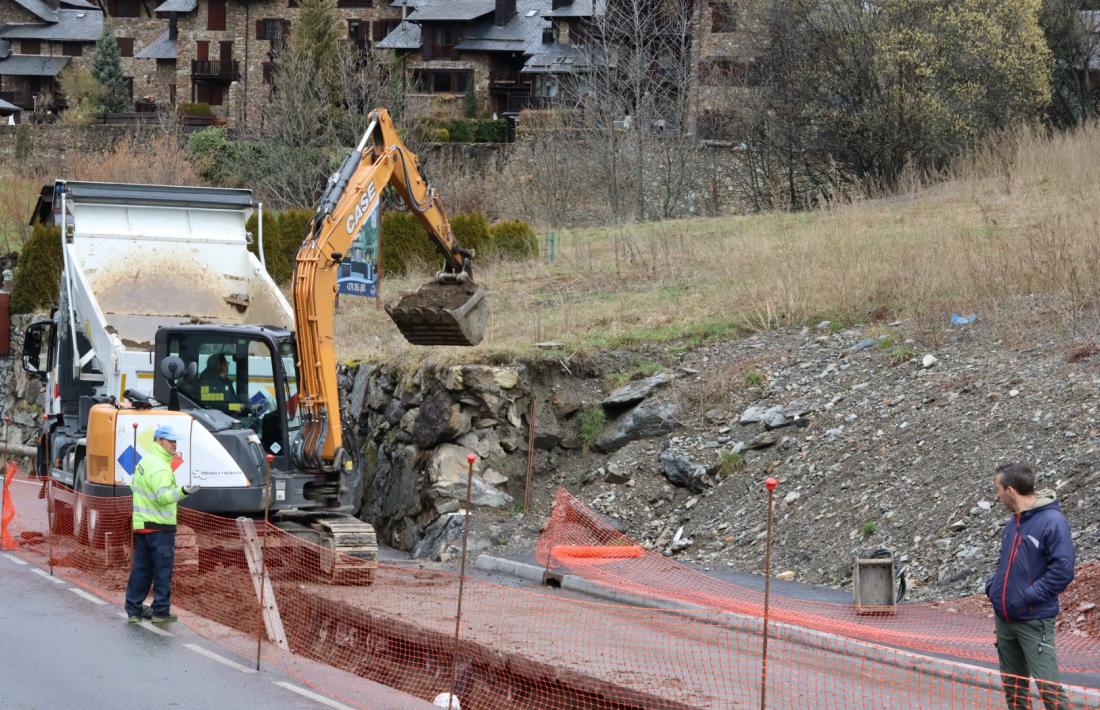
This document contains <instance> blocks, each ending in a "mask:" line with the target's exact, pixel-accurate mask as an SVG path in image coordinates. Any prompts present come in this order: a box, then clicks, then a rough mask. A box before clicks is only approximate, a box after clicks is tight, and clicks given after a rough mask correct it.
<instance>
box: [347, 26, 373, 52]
mask: <svg viewBox="0 0 1100 710" xmlns="http://www.w3.org/2000/svg"><path fill="white" fill-rule="evenodd" d="M368 36H370V22H368V21H367V20H348V39H349V40H350V41H352V42H354V43H355V44H358V45H360V46H363V45H365V44H366V43H367V37H368Z"/></svg>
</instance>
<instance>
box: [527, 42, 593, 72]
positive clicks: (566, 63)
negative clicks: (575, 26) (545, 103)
mask: <svg viewBox="0 0 1100 710" xmlns="http://www.w3.org/2000/svg"><path fill="white" fill-rule="evenodd" d="M601 63H602V62H600V61H599V58H598V57H596V56H595V55H593V54H592V53H591V52H590V51H586V50H583V49H581V48H578V47H574V46H573V45H571V44H547V45H544V46H543V48H542V50H541V51H539V52H537V53H535V54H534V55H532V56H531V57H530V58H529V59H528V60H527V62H526V63H525V64H524V65H523V69H521V70H520V72H521V73H523V74H571V73H573V72H577V71H582V72H583V71H587V70H589V69H591V68H592V67H593V65H596V64H601Z"/></svg>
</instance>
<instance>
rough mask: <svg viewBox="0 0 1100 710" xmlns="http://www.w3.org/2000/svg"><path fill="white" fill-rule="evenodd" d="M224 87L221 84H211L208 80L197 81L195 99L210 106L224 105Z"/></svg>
mask: <svg viewBox="0 0 1100 710" xmlns="http://www.w3.org/2000/svg"><path fill="white" fill-rule="evenodd" d="M222 98H223V94H222V87H221V85H220V84H209V83H206V82H197V83H196V84H195V100H196V101H197V102H198V103H200V104H208V105H210V106H221V105H222Z"/></svg>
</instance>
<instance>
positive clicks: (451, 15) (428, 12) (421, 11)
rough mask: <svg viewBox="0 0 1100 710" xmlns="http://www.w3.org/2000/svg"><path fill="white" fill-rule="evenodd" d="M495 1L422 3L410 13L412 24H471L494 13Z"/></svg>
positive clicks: (409, 17)
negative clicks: (443, 22)
mask: <svg viewBox="0 0 1100 710" xmlns="http://www.w3.org/2000/svg"><path fill="white" fill-rule="evenodd" d="M495 7H496V5H495V3H494V2H493V0H436V1H435V2H421V3H419V4H418V5H417V6H416V9H415V10H413V11H412V12H410V13H409V16H408V18H407V19H408V20H410V21H412V22H442V21H454V22H469V21H470V20H476V19H477V18H479V17H482V16H483V15H488V14H490V13H492V12H493V10H494V9H495Z"/></svg>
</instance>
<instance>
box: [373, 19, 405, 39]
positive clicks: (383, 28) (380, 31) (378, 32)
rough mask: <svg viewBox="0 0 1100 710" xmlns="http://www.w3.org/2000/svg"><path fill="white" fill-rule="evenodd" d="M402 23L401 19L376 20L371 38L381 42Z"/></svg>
mask: <svg viewBox="0 0 1100 710" xmlns="http://www.w3.org/2000/svg"><path fill="white" fill-rule="evenodd" d="M400 24H401V20H375V21H374V26H373V27H371V38H372V39H373V40H374V41H375V42H381V41H382V40H384V39H385V38H386V35H388V34H389V33H390V32H393V31H394V30H396V29H397V26H398V25H400Z"/></svg>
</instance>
